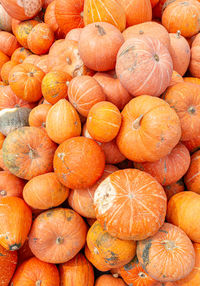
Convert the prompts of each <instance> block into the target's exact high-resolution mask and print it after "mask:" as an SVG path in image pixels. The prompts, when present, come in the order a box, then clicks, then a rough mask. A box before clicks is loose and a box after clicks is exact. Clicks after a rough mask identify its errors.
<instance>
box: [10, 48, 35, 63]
mask: <svg viewBox="0 0 200 286" xmlns="http://www.w3.org/2000/svg"><path fill="white" fill-rule="evenodd" d="M30 55H32V53H31V52H30V51H29V50H27V49H25V48H24V47H23V48H18V49H16V50H15V51H14V53H13V54H12V56H11V61H13V62H15V63H16V64H22V63H23V61H24V60H25V58H27V57H28V56H30Z"/></svg>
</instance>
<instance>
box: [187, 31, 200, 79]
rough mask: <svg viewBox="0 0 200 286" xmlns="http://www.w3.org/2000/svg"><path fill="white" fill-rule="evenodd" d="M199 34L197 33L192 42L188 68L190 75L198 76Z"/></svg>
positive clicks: (199, 62) (199, 75) (199, 71)
mask: <svg viewBox="0 0 200 286" xmlns="http://www.w3.org/2000/svg"><path fill="white" fill-rule="evenodd" d="M199 54H200V34H198V35H197V36H196V38H195V40H194V42H193V43H192V47H191V60H190V66H189V70H190V73H191V75H192V76H195V77H198V78H200V68H199V64H200V57H199Z"/></svg>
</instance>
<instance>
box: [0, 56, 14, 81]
mask: <svg viewBox="0 0 200 286" xmlns="http://www.w3.org/2000/svg"><path fill="white" fill-rule="evenodd" d="M16 65H17V63H16V62H13V61H8V62H6V63H5V64H4V65H3V66H2V68H1V79H2V80H3V82H4V84H5V85H8V84H9V82H8V78H9V74H10V71H11V70H12V68H14V67H15V66H16Z"/></svg>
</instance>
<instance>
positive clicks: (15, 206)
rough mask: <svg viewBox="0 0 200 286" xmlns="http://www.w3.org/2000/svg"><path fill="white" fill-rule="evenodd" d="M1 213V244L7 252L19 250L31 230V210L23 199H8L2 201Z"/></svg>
mask: <svg viewBox="0 0 200 286" xmlns="http://www.w3.org/2000/svg"><path fill="white" fill-rule="evenodd" d="M0 211H1V220H0V234H1V237H0V244H1V245H2V246H3V247H4V248H6V249H7V250H18V249H19V248H20V247H21V246H22V245H23V244H24V242H25V240H26V237H27V235H28V233H29V230H30V228H31V223H32V213H31V210H30V208H29V207H28V206H27V204H26V203H25V202H24V201H23V200H22V199H20V198H17V197H6V198H2V199H1V203H0ZM11 222H12V223H11Z"/></svg>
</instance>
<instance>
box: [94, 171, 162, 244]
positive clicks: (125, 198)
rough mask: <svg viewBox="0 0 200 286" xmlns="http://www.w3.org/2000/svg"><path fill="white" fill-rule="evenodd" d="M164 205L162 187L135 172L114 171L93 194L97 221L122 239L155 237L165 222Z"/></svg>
mask: <svg viewBox="0 0 200 286" xmlns="http://www.w3.org/2000/svg"><path fill="white" fill-rule="evenodd" d="M136 202H137V204H136ZM166 202H167V198H166V195H165V192H164V190H163V188H162V186H161V185H160V184H159V183H158V182H157V181H156V180H155V179H154V178H153V177H152V176H150V175H149V174H147V173H145V172H142V171H139V170H136V169H126V170H119V171H116V172H114V173H113V174H111V175H110V176H108V177H107V178H106V179H105V180H104V181H103V182H102V183H101V184H100V185H99V187H98V188H97V190H96V192H95V195H94V207H95V213H96V218H97V219H98V221H99V222H100V223H101V225H102V226H103V227H104V229H105V230H107V231H108V232H109V233H110V234H111V235H113V236H115V237H118V238H120V239H124V240H142V239H145V238H147V237H149V236H151V235H154V234H155V233H156V232H157V231H158V229H159V228H160V227H161V226H162V224H163V222H164V219H165V214H166Z"/></svg>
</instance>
